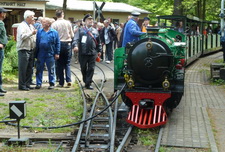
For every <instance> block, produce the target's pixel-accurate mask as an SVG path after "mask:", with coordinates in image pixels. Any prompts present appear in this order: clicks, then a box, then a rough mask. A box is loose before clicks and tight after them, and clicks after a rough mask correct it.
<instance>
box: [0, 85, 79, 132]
mask: <svg viewBox="0 0 225 152" xmlns="http://www.w3.org/2000/svg"><path fill="white" fill-rule="evenodd" d="M73 86H75V87H78V85H73ZM75 90H77V91H75ZM78 90H79V89H77V88H70V89H68V90H66V89H65V90H63V91H62V90H60V89H55V90H53V91H52V92H45V91H44V90H43V91H39V90H38V91H37V92H35V93H33V94H32V95H31V96H29V95H27V96H26V97H22V98H21V97H20V96H19V95H15V96H14V98H13V99H8V100H14V101H26V107H27V108H26V109H27V116H26V117H25V118H24V119H22V120H21V121H20V125H21V126H30V127H32V128H31V130H33V129H35V130H38V131H39V132H68V131H70V132H71V131H73V130H74V127H70V128H60V129H56V130H54V131H53V130H44V129H40V128H35V127H50V126H63V125H67V124H71V123H75V122H78V121H79V120H80V119H81V116H82V113H83V103H82V102H81V101H82V99H81V94H80V92H79V91H78ZM7 98H8V97H7ZM2 99H5V101H4V100H1V99H0V119H3V118H4V117H6V116H8V115H9V107H8V103H7V102H6V101H7V99H6V97H5V98H4V97H3V98H2ZM6 127H7V126H5V125H4V124H0V129H4V128H6Z"/></svg>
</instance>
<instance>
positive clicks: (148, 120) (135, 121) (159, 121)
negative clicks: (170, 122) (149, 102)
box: [127, 105, 167, 128]
mask: <svg viewBox="0 0 225 152" xmlns="http://www.w3.org/2000/svg"><path fill="white" fill-rule="evenodd" d="M127 122H128V123H130V124H132V125H134V126H136V127H138V128H153V127H157V126H161V125H164V124H166V122H167V115H166V112H165V110H164V108H163V107H162V106H161V105H160V106H157V105H155V108H154V109H140V108H139V105H133V106H132V110H131V111H130V112H129V114H128V118H127Z"/></svg>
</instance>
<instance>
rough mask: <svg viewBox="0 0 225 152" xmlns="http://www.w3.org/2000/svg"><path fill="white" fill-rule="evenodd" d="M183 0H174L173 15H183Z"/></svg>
mask: <svg viewBox="0 0 225 152" xmlns="http://www.w3.org/2000/svg"><path fill="white" fill-rule="evenodd" d="M182 1H183V0H174V5H173V6H174V9H173V10H174V11H173V15H183V7H182Z"/></svg>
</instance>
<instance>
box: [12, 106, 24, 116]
mask: <svg viewBox="0 0 225 152" xmlns="http://www.w3.org/2000/svg"><path fill="white" fill-rule="evenodd" d="M10 109H11V110H12V111H13V112H14V113H15V114H16V115H17V116H18V117H20V116H21V115H22V114H23V113H22V112H21V111H20V110H19V109H18V108H17V107H16V106H15V105H13V106H12V107H11V108H10Z"/></svg>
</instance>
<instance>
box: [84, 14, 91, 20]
mask: <svg viewBox="0 0 225 152" xmlns="http://www.w3.org/2000/svg"><path fill="white" fill-rule="evenodd" d="M87 18H93V17H92V16H91V15H90V14H86V15H85V16H84V18H83V21H84V22H85V20H86V19H87Z"/></svg>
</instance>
